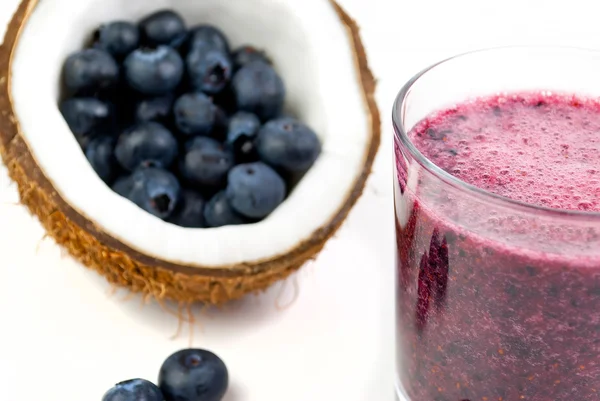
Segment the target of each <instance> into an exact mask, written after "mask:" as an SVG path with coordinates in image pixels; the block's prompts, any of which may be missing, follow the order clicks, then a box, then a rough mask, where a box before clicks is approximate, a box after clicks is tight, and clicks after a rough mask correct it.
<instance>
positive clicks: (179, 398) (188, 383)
mask: <svg viewBox="0 0 600 401" xmlns="http://www.w3.org/2000/svg"><path fill="white" fill-rule="evenodd" d="M228 385H229V373H228V371H227V367H226V366H225V363H223V361H222V360H221V358H219V357H218V356H217V355H215V354H213V353H212V352H210V351H206V350H202V349H184V350H181V351H178V352H176V353H174V354H173V355H171V356H170V357H168V358H167V359H166V360H165V362H164V363H163V365H162V366H161V368H160V372H159V374H158V386H157V385H155V384H154V383H152V382H150V381H148V380H144V379H132V380H127V381H124V382H121V383H117V384H116V385H115V386H114V387H113V388H111V389H110V390H108V391H107V392H106V394H104V397H102V401H221V399H222V398H223V396H224V395H225V393H226V391H227V387H228Z"/></svg>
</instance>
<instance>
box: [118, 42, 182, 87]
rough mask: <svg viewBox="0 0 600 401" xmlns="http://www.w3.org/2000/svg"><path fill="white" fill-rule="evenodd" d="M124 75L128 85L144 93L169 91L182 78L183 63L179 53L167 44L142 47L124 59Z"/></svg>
mask: <svg viewBox="0 0 600 401" xmlns="http://www.w3.org/2000/svg"><path fill="white" fill-rule="evenodd" d="M124 69H125V77H126V79H127V82H128V83H129V85H130V86H131V87H132V88H133V89H135V90H136V91H138V92H139V93H142V94H144V95H151V96H158V95H165V94H167V93H169V92H171V91H172V90H173V89H175V88H176V87H177V85H179V83H180V82H181V79H182V78H183V73H184V65H183V60H182V59H181V56H180V55H179V53H177V52H176V51H175V50H173V49H172V48H170V47H168V46H158V47H156V48H150V47H144V48H141V49H137V50H135V51H134V52H132V53H131V54H130V55H129V56H127V58H126V59H125V63H124Z"/></svg>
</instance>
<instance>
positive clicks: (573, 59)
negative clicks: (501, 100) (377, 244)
mask: <svg viewBox="0 0 600 401" xmlns="http://www.w3.org/2000/svg"><path fill="white" fill-rule="evenodd" d="M524 91H527V92H529V91H548V92H568V93H574V94H578V95H582V96H592V97H600V52H595V51H589V50H583V49H573V48H556V47H511V48H498V49H489V50H482V51H477V52H472V53H468V54H464V55H460V56H457V57H454V58H451V59H448V60H445V61H443V62H440V63H438V64H436V65H434V66H432V67H430V68H427V69H426V70H424V71H422V72H421V73H419V74H418V75H417V76H415V77H414V78H413V79H411V80H410V81H409V82H408V83H407V84H406V85H405V86H404V88H403V89H402V90H401V91H400V94H399V95H398V98H397V100H396V103H395V105H394V109H393V124H394V128H395V135H394V149H395V152H394V172H395V174H394V197H395V220H396V244H397V253H396V256H397V259H396V261H397V266H396V267H397V270H396V271H397V275H396V308H397V313H396V319H397V324H396V331H397V337H396V338H397V375H396V377H397V386H396V387H397V395H398V398H399V399H400V400H409V401H481V400H483V401H520V400H526V401H567V400H568V401H585V400H598V399H600V213H595V212H584V211H566V210H558V209H549V208H545V207H539V206H534V205H529V204H526V203H522V202H519V201H515V200H510V199H508V198H504V197H502V196H498V195H495V194H492V193H490V192H486V191H485V190H482V189H479V188H476V187H474V186H472V185H469V184H467V183H465V182H463V181H461V180H459V179H457V178H455V177H453V176H452V175H450V174H448V173H447V172H445V171H444V170H442V169H441V168H439V167H438V166H436V165H435V164H434V163H432V162H431V161H430V160H428V159H427V158H426V157H425V156H424V155H423V154H421V152H420V151H419V149H417V148H416V147H415V146H414V144H413V143H412V142H411V140H410V139H409V136H408V135H407V133H408V132H409V131H410V130H411V129H412V128H413V127H414V126H415V125H416V124H417V123H418V122H419V121H421V120H422V119H423V118H425V117H426V116H428V115H429V114H431V113H432V112H435V111H438V110H442V109H452V107H453V105H455V104H457V103H460V102H463V101H466V100H468V99H471V98H476V97H478V96H488V95H494V94H499V93H505V92H506V93H511V92H524ZM598 135H600V133H598ZM557 146H558V144H557ZM599 180H600V177H599ZM599 182H600V181H599ZM572 184H573V185H577V183H572ZM587 184H594V183H592V182H590V183H587ZM598 187H599V188H600V185H598Z"/></svg>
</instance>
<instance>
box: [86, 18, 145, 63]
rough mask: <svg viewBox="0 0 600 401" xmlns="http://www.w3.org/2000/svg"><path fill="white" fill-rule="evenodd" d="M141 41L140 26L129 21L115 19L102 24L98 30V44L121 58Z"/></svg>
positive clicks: (117, 57)
mask: <svg viewBox="0 0 600 401" xmlns="http://www.w3.org/2000/svg"><path fill="white" fill-rule="evenodd" d="M139 43H140V32H139V30H138V27H137V26H135V25H134V24H132V23H130V22H127V21H115V22H111V23H108V24H105V25H102V26H101V27H100V28H98V31H97V32H96V45H97V46H98V47H100V48H102V49H104V50H106V51H107V52H109V53H110V54H112V55H113V57H115V58H116V59H119V60H122V59H123V57H125V56H127V55H128V54H129V53H131V52H132V51H134V50H135V49H136V48H137V47H138V45H139Z"/></svg>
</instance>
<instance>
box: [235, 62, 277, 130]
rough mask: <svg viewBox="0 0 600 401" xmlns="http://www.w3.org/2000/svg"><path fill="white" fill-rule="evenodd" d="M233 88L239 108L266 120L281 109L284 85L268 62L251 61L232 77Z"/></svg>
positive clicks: (275, 115)
mask: <svg viewBox="0 0 600 401" xmlns="http://www.w3.org/2000/svg"><path fill="white" fill-rule="evenodd" d="M232 85H233V90H234V92H235V95H236V101H237V105H238V107H239V109H240V110H242V111H247V112H250V113H254V114H256V115H257V116H258V117H259V118H260V119H261V120H263V121H267V120H270V119H272V118H275V117H277V116H278V115H279V114H281V111H282V110H283V102H284V100H285V85H284V83H283V80H282V79H281V77H280V76H279V74H277V72H276V71H275V70H274V69H273V67H271V66H270V65H269V64H267V63H265V62H262V61H253V62H250V63H248V64H246V65H245V66H244V67H243V68H241V69H240V70H239V71H238V72H237V73H236V74H235V75H234V77H233V83H232Z"/></svg>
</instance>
